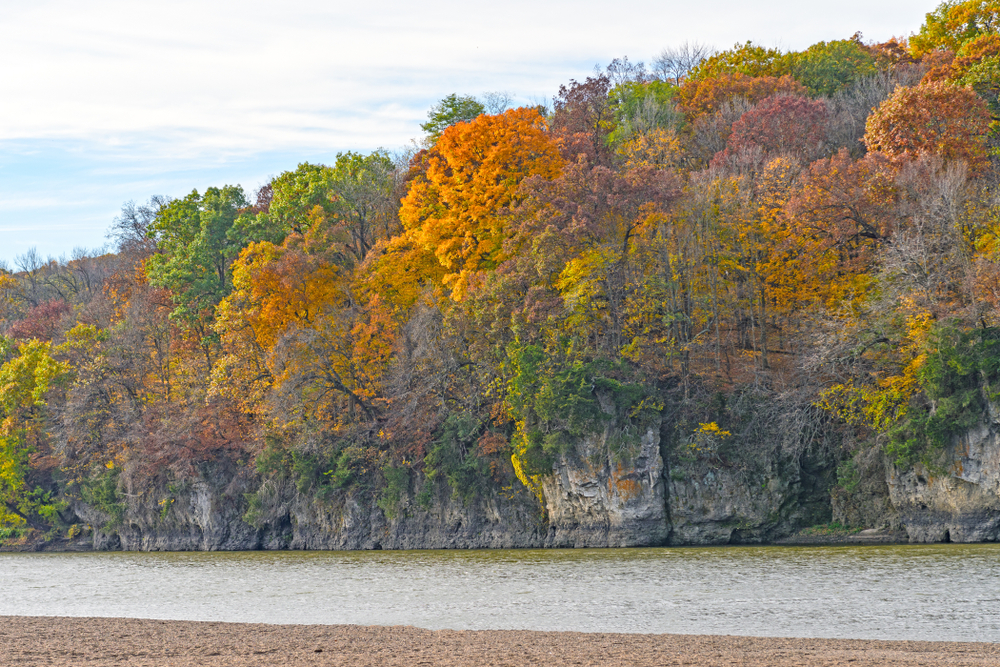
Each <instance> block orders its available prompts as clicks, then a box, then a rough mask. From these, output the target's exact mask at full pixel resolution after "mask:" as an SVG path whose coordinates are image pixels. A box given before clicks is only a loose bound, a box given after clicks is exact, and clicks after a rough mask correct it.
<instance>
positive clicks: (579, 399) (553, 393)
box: [506, 339, 661, 477]
mask: <svg viewBox="0 0 1000 667" xmlns="http://www.w3.org/2000/svg"><path fill="white" fill-rule="evenodd" d="M506 375H507V376H508V378H509V380H508V383H507V397H506V405H507V409H508V410H509V412H510V414H511V416H512V417H513V419H514V422H515V424H516V428H517V430H516V432H515V434H514V437H513V439H512V442H511V444H512V445H513V447H514V450H515V452H516V453H517V457H518V458H519V459H520V465H521V466H522V469H523V472H524V474H525V475H527V476H529V477H530V476H533V475H540V474H545V473H547V472H548V471H550V470H551V468H552V461H553V457H554V456H555V455H556V454H559V453H562V452H565V451H566V450H567V448H568V447H569V446H570V445H571V444H572V443H573V442H574V441H575V440H578V439H579V438H581V437H583V436H585V435H587V434H590V433H596V432H599V431H600V430H601V429H603V428H604V425H605V424H606V423H607V422H608V421H610V420H611V419H613V418H615V417H616V416H617V417H618V418H619V420H620V422H621V425H622V426H623V431H625V432H630V433H632V434H633V435H634V436H635V442H638V438H639V435H640V434H641V433H642V432H643V431H644V430H645V429H644V427H645V425H646V424H647V423H648V422H649V421H650V419H651V418H654V417H655V416H656V415H658V414H659V408H660V407H661V406H659V405H658V404H657V403H656V402H655V401H653V400H651V396H652V392H651V391H650V389H649V388H648V387H647V386H645V385H644V384H643V383H641V382H637V381H636V380H635V378H633V377H632V372H631V371H630V369H629V368H628V367H627V366H626V365H625V364H623V363H621V362H618V363H615V362H612V361H609V360H607V359H604V358H596V359H595V358H590V357H588V355H584V354H581V353H579V352H578V351H577V350H576V349H575V347H574V345H573V343H572V342H571V341H570V340H569V339H559V340H553V341H551V342H550V344H549V345H548V346H546V347H544V348H543V347H542V346H541V345H539V344H535V343H531V344H523V343H521V342H520V341H519V340H515V341H514V342H513V343H511V344H510V345H509V346H508V347H507V362H506ZM602 402H603V405H602ZM635 442H632V441H624V440H623V441H622V442H621V443H618V444H619V447H618V452H617V453H625V452H626V451H627V450H629V449H630V448H631V446H632V445H634V444H635Z"/></svg>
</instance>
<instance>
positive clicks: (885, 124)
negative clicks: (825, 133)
mask: <svg viewBox="0 0 1000 667" xmlns="http://www.w3.org/2000/svg"><path fill="white" fill-rule="evenodd" d="M989 124H990V115H989V112H988V111H987V109H986V103H985V102H984V101H983V100H982V98H980V97H979V96H978V95H976V93H974V92H973V91H972V89H970V88H962V87H959V86H955V85H952V84H950V83H947V82H945V81H939V82H935V83H926V84H922V85H919V86H915V87H912V88H898V89H897V90H896V92H895V93H893V94H892V96H890V97H889V99H887V100H886V101H885V102H883V103H882V104H881V105H880V106H879V107H878V108H877V109H876V110H875V111H874V112H873V113H872V114H871V116H869V117H868V122H867V124H866V126H865V137H864V142H865V145H866V146H867V147H868V150H870V151H876V152H880V153H884V154H885V155H887V156H888V157H891V158H899V157H903V156H906V155H910V156H915V155H920V154H932V155H938V156H940V157H942V158H944V159H945V160H965V161H966V162H968V163H969V165H970V167H972V168H973V169H976V168H977V167H980V166H982V164H983V163H984V162H985V160H986V133H987V132H988V130H989Z"/></svg>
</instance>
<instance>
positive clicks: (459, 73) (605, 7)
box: [0, 0, 939, 265]
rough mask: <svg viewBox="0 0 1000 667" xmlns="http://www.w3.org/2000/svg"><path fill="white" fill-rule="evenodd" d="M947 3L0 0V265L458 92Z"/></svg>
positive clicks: (869, 31) (911, 28) (411, 122)
mask: <svg viewBox="0 0 1000 667" xmlns="http://www.w3.org/2000/svg"><path fill="white" fill-rule="evenodd" d="M938 4H939V3H938V1H937V0H929V1H927V0H838V1H837V2H823V3H819V2H803V1H802V0H757V1H756V2H748V1H747V0H701V2H690V1H689V2H676V1H674V0H666V1H664V0H658V1H649V2H633V1H630V0H625V1H624V2H607V1H604V2H594V1H592V0H574V1H573V2H568V1H564V0H560V1H558V2H539V1H538V0H533V1H531V2H526V1H523V0H508V1H506V2H503V3H493V4H491V5H475V4H474V3H470V2H468V1H467V0H465V1H463V2H435V1H433V0H432V1H425V2H421V3H416V2H405V3H404V2H378V1H370V2H351V3H345V2H329V1H327V2H316V1H312V0H287V1H286V2H284V3H276V2H273V0H272V1H269V2H258V1H256V0H241V1H240V2H222V1H213V0H207V1H206V0H202V1H201V2H197V3H195V2H186V1H184V0H177V1H174V2H170V3H155V4H154V3H140V2H135V0H128V1H114V0H91V1H90V2H86V3H81V2H78V1H73V2H69V1H63V0H53V1H46V0H34V2H30V3H27V2H25V3H14V2H13V1H12V0H0V31H2V33H0V62H3V63H4V66H3V67H2V68H0V261H4V260H6V261H8V262H9V263H10V264H12V265H13V260H14V258H15V257H16V256H17V255H19V254H21V253H23V252H25V251H26V250H27V249H28V248H30V247H32V246H34V247H36V248H37V249H38V251H39V252H40V253H41V254H42V255H43V256H54V257H58V256H60V255H63V254H68V253H70V252H71V250H72V249H73V248H74V247H77V246H83V247H87V248H93V247H97V246H100V245H102V244H104V243H105V242H106V238H105V234H106V231H107V229H108V227H109V225H110V224H111V221H112V220H113V218H114V217H115V216H116V215H117V213H118V211H119V210H120V209H121V206H122V203H123V202H125V201H128V200H135V201H145V200H146V199H148V198H149V197H150V196H151V195H154V194H162V195H170V196H183V195H185V194H187V193H188V192H190V191H191V190H192V189H195V188H197V189H198V190H200V191H201V190H204V188H205V187H207V186H211V185H220V186H221V185H224V184H227V183H239V184H241V185H243V187H244V188H245V189H246V190H247V191H248V192H250V191H253V190H254V189H256V188H257V187H258V186H259V185H261V184H262V183H264V182H266V181H267V180H268V178H269V177H270V176H273V175H277V174H279V173H281V172H282V171H284V170H286V169H294V168H295V166H296V165H297V164H298V163H299V162H303V161H312V162H329V161H332V160H333V158H334V156H335V155H336V153H337V152H338V151H341V150H360V151H370V150H373V149H375V148H378V147H385V148H388V149H390V150H393V149H397V148H400V147H402V146H404V145H406V144H407V143H408V142H409V141H410V140H411V139H413V138H417V137H419V136H420V135H421V131H420V123H421V122H423V121H425V120H426V113H427V109H428V108H429V107H430V106H431V105H432V104H434V102H435V101H437V100H439V99H440V98H442V97H444V96H445V95H447V94H449V93H453V92H456V93H459V94H472V95H480V94H481V93H483V92H485V91H500V90H505V91H510V92H511V93H513V94H514V96H515V101H516V102H517V103H522V104H523V103H531V102H539V101H542V100H550V99H551V97H552V95H553V93H554V92H555V91H556V90H557V89H558V87H559V84H561V83H565V82H566V81H568V80H569V79H571V78H575V79H582V78H584V77H586V76H587V75H588V74H590V73H591V72H592V70H593V67H594V66H595V65H597V64H600V65H601V66H603V65H606V64H607V63H608V62H609V61H610V60H611V59H612V58H615V57H620V56H625V55H627V56H628V57H629V58H630V60H633V61H636V60H643V61H646V62H649V61H650V60H651V59H652V58H653V57H655V55H656V54H657V53H659V52H660V51H661V50H662V49H663V48H664V47H667V46H671V45H678V44H680V43H682V42H684V41H698V42H702V43H707V44H711V45H714V46H715V47H719V48H726V47H729V46H732V45H733V44H734V43H735V42H737V41H745V40H748V39H750V40H753V41H754V42H757V43H760V44H763V45H766V46H778V47H780V48H782V49H802V48H805V47H806V46H808V45H810V44H812V43H815V42H817V41H821V40H831V39H843V38H846V37H849V36H850V35H852V34H853V33H854V32H856V31H859V30H860V31H862V32H863V34H864V37H865V39H866V40H877V41H883V40H886V39H888V38H889V37H892V36H907V35H909V34H911V33H912V32H915V31H916V30H917V29H918V28H919V27H920V24H921V23H922V22H923V18H924V15H925V14H926V13H927V12H928V11H931V10H932V9H934V8H935V7H936V6H937V5H938Z"/></svg>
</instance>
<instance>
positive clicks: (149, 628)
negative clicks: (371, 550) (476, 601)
mask: <svg viewBox="0 0 1000 667" xmlns="http://www.w3.org/2000/svg"><path fill="white" fill-rule="evenodd" d="M0 664H2V665H4V667H6V666H8V665H26V666H27V665H30V666H34V665H85V666H88V667H97V666H101V667H103V666H105V665H107V666H111V665H176V666H182V665H206V666H213V667H214V666H217V665H218V666H221V665H226V666H230V665H231V666H234V667H235V666H240V667H243V666H257V665H282V666H288V667H296V666H298V665H357V666H359V667H360V666H372V667H395V666H397V665H398V666H399V667H403V666H407V667H410V666H417V665H463V666H469V667H478V666H484V667H485V666H487V665H489V666H491V667H493V666H495V667H525V666H528V665H546V666H548V665H611V666H619V665H620V666H625V665H628V666H629V667H646V666H649V667H653V666H660V665H713V666H714V665H774V666H778V667H783V666H785V665H808V666H813V665H816V666H819V665H824V666H825V665H852V666H857V665H907V666H911V665H913V666H915V665H994V666H995V665H1000V644H985V643H962V642H915V641H864V640H842V639H773V638H762V637H731V636H712V635H630V634H600V633H593V634H591V633H577V632H529V631H518V630H489V631H454V630H439V631H431V630H422V629H419V628H414V627H409V626H396V627H366V626H352V625H263V624H244V623H204V622H192V621H151V620H137V619H117V618H47V617H25V616H4V617H0Z"/></svg>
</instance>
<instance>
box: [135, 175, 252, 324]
mask: <svg viewBox="0 0 1000 667" xmlns="http://www.w3.org/2000/svg"><path fill="white" fill-rule="evenodd" d="M247 205H248V202H247V199H246V196H245V195H244V193H243V189H242V188H241V187H240V186H238V185H236V186H232V185H227V186H225V187H223V188H208V190H206V191H205V194H204V196H202V195H200V194H198V191H197V190H194V191H193V192H191V194H189V195H188V196H187V197H185V198H184V199H175V200H173V201H171V202H170V203H168V204H167V205H166V206H164V207H163V208H161V209H160V211H159V212H158V214H157V216H156V221H155V222H154V223H153V225H152V229H151V233H152V235H153V237H154V238H155V239H156V244H157V249H158V250H159V253H157V254H155V255H153V256H152V257H150V259H149V261H148V262H147V263H146V274H147V276H148V277H149V281H150V282H151V283H152V284H153V285H155V286H157V287H165V288H167V289H169V290H171V291H172V292H173V298H174V303H175V304H176V306H177V307H176V308H175V310H174V312H173V316H174V317H175V318H178V319H181V320H183V321H187V322H193V321H196V320H198V319H199V318H200V317H202V316H203V314H204V312H205V311H206V310H211V309H212V308H214V307H215V305H216V304H218V303H219V301H221V300H222V299H223V298H225V296H226V295H227V294H229V292H230V290H231V289H232V275H231V272H230V268H229V266H230V264H231V263H232V261H233V260H234V259H235V258H236V257H237V256H238V255H239V253H240V250H241V249H242V248H243V246H244V245H245V243H244V242H241V240H239V239H234V238H231V235H230V234H229V231H230V230H231V229H232V227H233V223H234V222H235V221H236V218H237V216H238V215H239V211H240V209H241V208H245V207H246V206H247Z"/></svg>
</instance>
